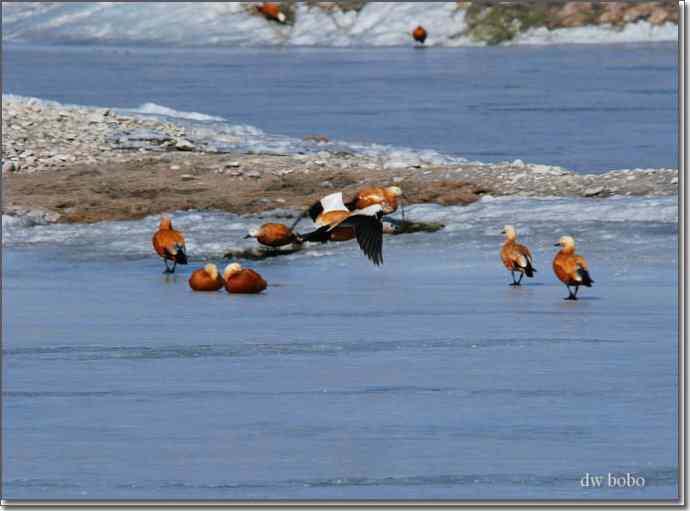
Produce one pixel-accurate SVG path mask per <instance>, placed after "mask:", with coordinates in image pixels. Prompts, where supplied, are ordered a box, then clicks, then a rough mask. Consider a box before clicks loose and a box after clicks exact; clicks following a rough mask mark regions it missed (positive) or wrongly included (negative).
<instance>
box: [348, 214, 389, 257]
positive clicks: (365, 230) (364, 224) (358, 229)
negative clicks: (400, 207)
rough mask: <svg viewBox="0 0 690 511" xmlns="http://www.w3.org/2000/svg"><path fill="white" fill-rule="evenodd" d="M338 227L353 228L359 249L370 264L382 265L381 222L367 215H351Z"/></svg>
mask: <svg viewBox="0 0 690 511" xmlns="http://www.w3.org/2000/svg"><path fill="white" fill-rule="evenodd" d="M340 225H349V226H352V227H353V228H354V230H355V236H356V238H357V243H359V247H360V248H361V249H362V252H364V253H365V254H366V256H367V257H368V258H369V259H370V260H371V262H372V263H374V264H376V265H379V264H381V263H383V224H382V223H381V220H379V219H378V218H376V217H372V216H367V215H353V216H350V217H348V218H347V219H346V220H345V221H343V222H342V223H341V224H340Z"/></svg>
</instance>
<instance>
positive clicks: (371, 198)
mask: <svg viewBox="0 0 690 511" xmlns="http://www.w3.org/2000/svg"><path fill="white" fill-rule="evenodd" d="M403 196H404V195H403V192H402V190H401V189H400V188H399V187H397V186H388V187H385V188H384V187H380V186H372V187H368V188H363V189H362V190H359V191H358V192H357V194H356V195H355V197H354V198H353V199H352V200H351V201H349V202H343V194H342V193H341V192H337V193H332V194H330V195H327V196H326V197H324V198H322V199H321V200H319V201H317V202H315V203H314V204H312V205H311V207H309V209H307V210H306V211H305V212H304V213H302V214H301V215H300V216H298V217H297V218H296V219H295V221H294V222H293V223H292V225H291V226H290V229H294V228H295V227H296V226H297V224H298V223H299V222H300V220H301V219H302V218H304V217H305V216H307V215H308V216H309V217H310V218H311V219H312V221H313V222H314V223H316V224H317V225H320V224H321V222H322V221H323V222H326V223H328V222H329V221H330V220H331V219H332V218H333V217H336V216H338V215H341V214H343V213H344V212H347V211H355V210H358V209H365V208H367V207H369V206H373V205H374V204H379V205H380V206H381V210H382V211H383V214H384V215H390V214H391V213H395V212H396V211H397V209H398V203H400V205H401V206H402V200H401V198H402V197H403ZM324 214H327V216H323V215H324ZM402 215H403V220H404V219H405V210H404V209H402ZM347 239H352V236H351V237H349V238H347Z"/></svg>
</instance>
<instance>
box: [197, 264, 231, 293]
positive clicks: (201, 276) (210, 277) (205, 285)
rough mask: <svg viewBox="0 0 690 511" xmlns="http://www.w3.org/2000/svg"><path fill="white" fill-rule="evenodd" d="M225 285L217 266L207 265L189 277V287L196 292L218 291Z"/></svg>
mask: <svg viewBox="0 0 690 511" xmlns="http://www.w3.org/2000/svg"><path fill="white" fill-rule="evenodd" d="M223 284H225V282H223V278H222V277H221V276H220V275H219V274H218V267H217V266H216V265H215V264H207V265H206V266H204V267H203V268H199V269H198V270H196V271H194V272H192V275H191V276H190V277H189V287H191V288H192V289H193V290H194V291H218V290H219V289H220V288H221V287H223Z"/></svg>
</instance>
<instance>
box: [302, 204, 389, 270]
mask: <svg viewBox="0 0 690 511" xmlns="http://www.w3.org/2000/svg"><path fill="white" fill-rule="evenodd" d="M312 210H313V211H312ZM309 214H310V216H312V218H313V219H314V223H315V224H316V225H318V226H320V227H319V228H318V229H317V230H315V231H313V232H310V233H307V234H302V235H301V238H302V239H303V240H304V241H320V242H322V243H323V242H326V241H344V240H345V239H351V238H352V237H355V238H357V243H358V244H359V247H360V248H361V249H362V252H364V254H365V255H366V256H367V257H368V258H369V259H370V260H371V262H373V263H374V264H375V265H377V266H378V265H380V264H381V263H383V253H382V249H383V223H382V222H381V218H382V217H383V208H382V207H381V205H380V204H372V205H371V206H367V207H365V208H362V209H355V210H354V211H350V210H349V209H348V208H347V207H346V206H345V204H344V203H343V194H342V192H337V193H333V194H330V195H327V196H326V197H324V198H323V199H321V200H320V201H319V202H318V207H317V205H316V204H315V205H314V206H312V208H310V212H309Z"/></svg>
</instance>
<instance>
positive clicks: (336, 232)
mask: <svg viewBox="0 0 690 511" xmlns="http://www.w3.org/2000/svg"><path fill="white" fill-rule="evenodd" d="M308 214H309V216H310V217H311V219H312V221H313V222H314V223H315V224H316V225H318V226H319V227H320V228H322V227H324V226H330V225H331V224H333V223H337V222H339V221H342V220H345V219H346V218H347V217H348V216H350V210H349V209H348V207H347V206H346V205H345V203H344V202H343V194H342V192H336V193H332V194H330V195H326V196H325V197H323V198H322V199H321V200H320V201H319V202H317V203H315V204H314V205H313V206H312V207H311V208H309V210H308ZM298 220H299V218H298ZM317 232H318V233H319V235H318V236H317V235H316V233H317ZM354 237H355V231H354V229H353V228H352V227H349V226H338V227H335V228H333V229H330V230H324V229H319V230H317V231H314V232H312V233H309V234H305V235H301V236H300V238H301V239H302V240H304V241H321V242H326V241H349V240H351V239H353V238H354Z"/></svg>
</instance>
